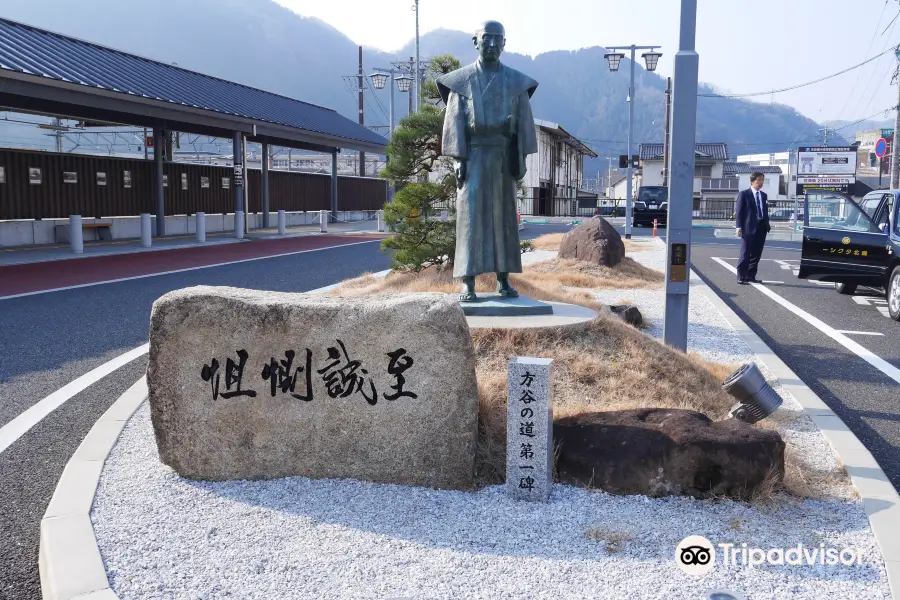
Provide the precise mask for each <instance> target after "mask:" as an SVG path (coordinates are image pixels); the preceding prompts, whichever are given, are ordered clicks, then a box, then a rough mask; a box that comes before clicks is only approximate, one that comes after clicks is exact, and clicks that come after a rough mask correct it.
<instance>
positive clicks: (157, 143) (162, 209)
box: [153, 127, 166, 237]
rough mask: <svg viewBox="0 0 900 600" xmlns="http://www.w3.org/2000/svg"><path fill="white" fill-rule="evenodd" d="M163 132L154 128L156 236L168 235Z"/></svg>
mask: <svg viewBox="0 0 900 600" xmlns="http://www.w3.org/2000/svg"><path fill="white" fill-rule="evenodd" d="M163 137H164V136H163V130H162V129H160V128H159V127H154V128H153V162H154V163H155V165H156V190H155V191H156V235H158V236H160V237H162V236H164V235H166V202H165V190H164V189H163V146H164V145H165V142H164V141H163Z"/></svg>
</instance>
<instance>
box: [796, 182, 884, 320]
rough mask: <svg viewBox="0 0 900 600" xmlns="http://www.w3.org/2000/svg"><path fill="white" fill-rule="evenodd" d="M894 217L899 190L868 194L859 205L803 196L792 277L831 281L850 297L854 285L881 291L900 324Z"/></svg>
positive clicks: (831, 196) (829, 195)
mask: <svg viewBox="0 0 900 600" xmlns="http://www.w3.org/2000/svg"><path fill="white" fill-rule="evenodd" d="M898 213H900V190H878V191H874V192H870V193H868V194H866V196H865V197H864V198H862V199H861V200H854V199H853V198H851V197H849V196H846V195H844V194H841V193H838V192H826V191H822V192H817V191H809V192H807V194H806V210H805V211H804V215H803V249H802V252H801V255H800V270H799V272H798V273H797V276H798V277H799V278H800V279H813V280H819V281H833V282H834V284H835V289H836V290H837V291H838V292H839V293H841V294H853V293H854V292H856V288H857V287H859V286H865V287H870V288H878V289H882V290H884V292H885V294H886V296H887V301H888V311H889V314H890V316H891V318H892V319H894V320H895V321H900V214H898Z"/></svg>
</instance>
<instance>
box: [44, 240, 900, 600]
mask: <svg viewBox="0 0 900 600" xmlns="http://www.w3.org/2000/svg"><path fill="white" fill-rule="evenodd" d="M657 243H658V244H660V245H662V244H663V242H662V240H657ZM386 274H387V272H386V271H385V272H380V273H376V274H375V276H384V275H386ZM333 287H334V286H328V287H326V288H320V289H318V290H311V292H324V291H327V290H329V289H333ZM691 287H692V288H693V289H696V290H698V291H700V292H701V293H703V294H704V295H705V296H706V297H707V298H709V300H710V301H711V302H712V303H713V305H714V306H715V307H716V309H717V310H718V311H719V313H720V314H721V315H722V316H723V317H724V318H725V320H726V321H727V322H728V324H729V325H731V326H732V327H733V328H734V330H735V331H736V332H737V333H738V335H739V336H740V338H741V339H742V340H744V342H745V343H746V344H747V346H748V347H749V348H750V350H751V351H753V352H754V354H756V356H757V357H758V358H759V360H760V362H762V363H763V364H764V365H765V366H766V367H767V368H768V369H769V370H770V371H772V373H773V374H774V375H775V377H776V378H778V380H779V381H780V382H781V384H782V385H783V386H784V388H785V389H786V390H787V391H788V392H790V394H791V395H793V397H794V398H796V399H797V401H798V402H799V403H800V405H801V406H802V407H803V410H804V412H806V413H807V414H808V415H809V416H810V418H811V419H812V420H813V422H814V423H815V424H816V425H817V426H818V427H819V429H820V430H821V431H822V434H823V435H824V436H825V438H826V439H827V440H828V442H829V443H830V444H831V446H832V448H833V449H834V451H835V452H836V453H837V455H838V457H839V458H840V459H841V461H842V462H843V463H844V465H845V466H846V468H847V472H848V473H849V475H850V478H851V480H852V482H853V485H854V486H855V487H856V489H857V490H858V491H859V494H860V496H861V497H862V501H863V507H864V510H865V511H866V515H867V516H868V518H869V524H870V526H871V528H872V531H873V532H874V534H875V539H876V540H877V542H878V546H879V548H880V549H881V553H882V557H883V558H884V562H885V568H886V570H887V575H888V583H889V585H890V588H891V593H892V598H893V599H894V600H900V536H897V535H896V533H895V532H898V531H900V495H898V494H897V492H896V490H894V487H893V485H891V483H890V481H889V480H888V478H887V476H886V475H885V474H884V471H882V470H881V467H879V466H878V463H877V461H876V460H875V458H874V457H873V456H872V454H871V453H870V452H869V451H868V450H867V449H866V448H865V446H863V444H862V442H860V441H859V439H858V438H857V437H856V436H855V435H854V434H853V432H851V431H850V430H849V429H848V428H847V426H846V425H845V424H844V422H843V421H842V420H841V419H840V418H839V417H838V416H837V415H836V414H835V413H834V411H832V410H831V409H830V408H828V406H827V405H826V404H825V403H824V402H822V400H821V399H820V398H819V397H818V396H817V395H816V394H814V393H813V392H812V390H810V389H809V387H807V386H806V385H805V384H804V383H803V382H802V381H801V380H800V378H799V377H797V375H796V374H795V373H794V372H793V371H792V370H791V369H790V368H789V367H788V366H787V365H786V364H784V362H783V361H782V360H781V359H780V358H778V356H776V355H775V353H774V352H772V350H771V349H770V348H769V347H768V346H767V345H766V344H765V343H764V342H763V341H762V340H761V339H760V338H759V336H757V335H756V334H755V333H754V332H753V330H751V329H750V327H748V326H747V324H746V323H744V321H742V320H741V318H740V317H738V316H737V314H735V312H734V311H733V310H731V308H729V307H728V305H727V304H725V302H724V301H723V300H722V299H721V298H719V296H718V295H716V293H715V292H713V291H712V290H711V289H710V288H709V286H707V285H706V284H705V283H698V284H696V285H692V286H691ZM311 292H307V293H311ZM146 398H147V380H146V378H145V377H141V379H139V380H138V381H137V382H136V383H135V384H134V385H132V386H131V387H130V388H129V389H128V390H127V391H126V392H125V393H124V394H122V395H121V396H120V397H119V399H118V400H116V401H115V402H114V403H113V405H112V406H110V408H109V409H108V410H107V411H106V412H105V413H104V414H103V416H102V417H100V419H99V420H98V421H97V422H96V423H95V424H94V426H93V427H92V428H91V430H90V431H89V432H88V434H87V436H85V438H84V440H83V441H82V442H81V445H79V447H78V449H77V450H76V451H75V453H74V454H73V455H72V458H71V459H70V460H69V462H68V464H67V465H66V468H65V469H64V470H63V474H62V477H60V480H59V483H58V484H57V486H56V490H55V491H54V493H53V497H52V498H51V500H50V503H49V505H48V506H47V511H46V512H45V513H44V517H43V519H42V520H41V529H40V532H41V533H40V550H39V560H38V564H39V570H40V577H41V594H42V597H43V598H44V600H119V597H118V596H117V595H116V593H115V592H114V591H113V590H112V588H111V587H110V585H109V580H108V579H107V576H106V567H105V565H104V564H103V558H102V556H101V554H100V548H99V547H98V545H97V539H96V537H95V535H94V528H93V524H92V522H91V516H90V513H91V506H92V505H93V501H94V495H95V493H96V491H97V486H98V485H99V483H100V475H101V473H102V471H103V465H104V463H105V462H106V458H107V457H108V456H109V453H110V452H111V451H112V449H113V446H115V444H116V441H117V440H118V438H119V434H121V432H122V430H123V429H124V428H125V425H126V424H127V422H128V420H129V419H130V418H131V416H132V415H133V414H134V412H135V411H136V410H137V409H138V407H139V406H140V405H141V404H142V403H143V402H144V400H146Z"/></svg>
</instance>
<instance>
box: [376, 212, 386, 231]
mask: <svg viewBox="0 0 900 600" xmlns="http://www.w3.org/2000/svg"><path fill="white" fill-rule="evenodd" d="M375 218H376V219H377V220H378V231H379V232H382V231H384V211H383V210H378V211H375Z"/></svg>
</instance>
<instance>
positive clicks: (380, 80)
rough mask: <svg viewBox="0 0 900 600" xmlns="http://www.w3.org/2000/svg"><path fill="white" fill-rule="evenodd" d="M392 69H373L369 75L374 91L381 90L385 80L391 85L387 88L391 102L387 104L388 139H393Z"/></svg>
mask: <svg viewBox="0 0 900 600" xmlns="http://www.w3.org/2000/svg"><path fill="white" fill-rule="evenodd" d="M394 73H396V71H394V69H375V72H374V73H372V74H371V75H369V77H370V78H371V79H372V87H373V88H375V89H376V90H383V89H384V86H385V84H386V83H387V80H388V79H390V80H391V85H390V86H388V87H390V88H391V101H390V104H388V120H389V121H390V125H389V127H388V130H389V131H390V137H389V138H388V139H394V84H393V82H394Z"/></svg>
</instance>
